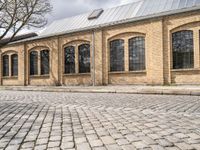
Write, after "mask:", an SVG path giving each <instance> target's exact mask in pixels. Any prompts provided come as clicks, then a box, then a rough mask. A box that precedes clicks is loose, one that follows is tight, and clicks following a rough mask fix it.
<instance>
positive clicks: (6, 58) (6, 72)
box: [3, 55, 9, 76]
mask: <svg viewBox="0 0 200 150" xmlns="http://www.w3.org/2000/svg"><path fill="white" fill-rule="evenodd" d="M3 76H9V56H8V55H4V56H3Z"/></svg>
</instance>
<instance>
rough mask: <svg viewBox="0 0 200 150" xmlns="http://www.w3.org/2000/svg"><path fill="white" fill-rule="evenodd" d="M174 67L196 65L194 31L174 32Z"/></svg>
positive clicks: (182, 67)
mask: <svg viewBox="0 0 200 150" xmlns="http://www.w3.org/2000/svg"><path fill="white" fill-rule="evenodd" d="M172 50H173V69H185V68H193V67H194V45H193V32H192V31H179V32H175V33H173V34H172Z"/></svg>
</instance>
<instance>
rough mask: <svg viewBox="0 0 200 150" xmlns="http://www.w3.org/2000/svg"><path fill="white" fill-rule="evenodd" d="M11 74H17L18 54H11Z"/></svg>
mask: <svg viewBox="0 0 200 150" xmlns="http://www.w3.org/2000/svg"><path fill="white" fill-rule="evenodd" d="M11 69H12V72H11V75H12V76H18V55H17V54H13V55H11Z"/></svg>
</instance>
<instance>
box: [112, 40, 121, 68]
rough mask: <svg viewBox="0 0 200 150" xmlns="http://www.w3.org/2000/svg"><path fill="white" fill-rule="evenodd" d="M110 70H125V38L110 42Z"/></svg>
mask: <svg viewBox="0 0 200 150" xmlns="http://www.w3.org/2000/svg"><path fill="white" fill-rule="evenodd" d="M110 71H111V72H115V71H124V40H114V41H111V42H110Z"/></svg>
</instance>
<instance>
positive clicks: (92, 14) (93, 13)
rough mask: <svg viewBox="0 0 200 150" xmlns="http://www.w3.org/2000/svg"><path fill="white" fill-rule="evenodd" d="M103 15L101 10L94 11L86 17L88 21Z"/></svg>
mask: <svg viewBox="0 0 200 150" xmlns="http://www.w3.org/2000/svg"><path fill="white" fill-rule="evenodd" d="M102 13H103V9H102V8H101V9H96V10H94V11H93V12H92V13H91V14H90V15H89V17H88V19H89V20H92V19H97V18H99V16H100V15H101V14H102Z"/></svg>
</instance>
